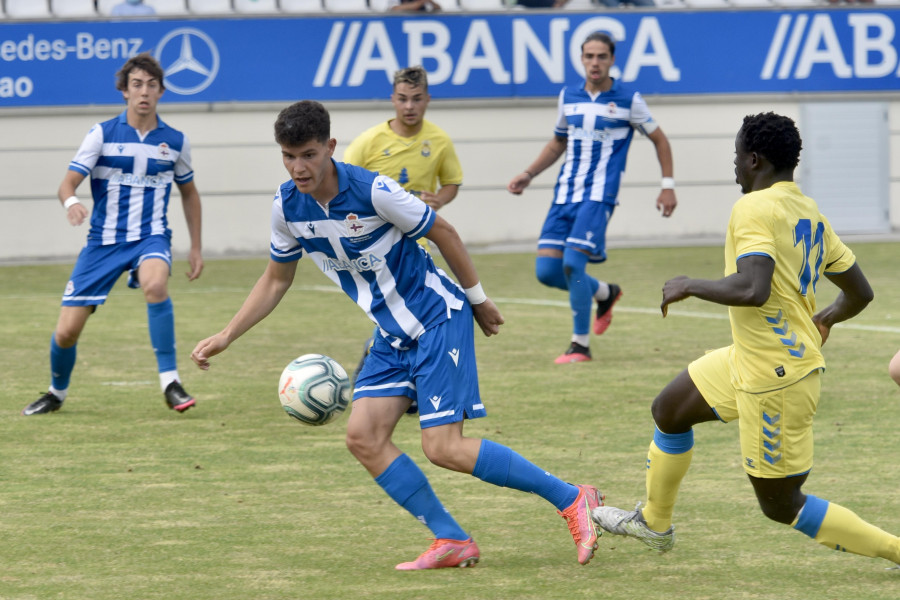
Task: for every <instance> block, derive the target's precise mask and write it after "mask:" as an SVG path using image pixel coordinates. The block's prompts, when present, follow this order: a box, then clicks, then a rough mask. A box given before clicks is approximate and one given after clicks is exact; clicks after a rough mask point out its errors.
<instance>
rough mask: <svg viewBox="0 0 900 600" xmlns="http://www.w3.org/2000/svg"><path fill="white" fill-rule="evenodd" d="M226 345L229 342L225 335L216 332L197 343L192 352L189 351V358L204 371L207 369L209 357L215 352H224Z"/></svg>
mask: <svg viewBox="0 0 900 600" xmlns="http://www.w3.org/2000/svg"><path fill="white" fill-rule="evenodd" d="M228 345H229V342H228V340H227V339H226V337H225V335H224V334H222V333H217V334H216V335H214V336H212V337H208V338H206V339H205V340H201V341H200V342H198V343H197V345H196V346H195V347H194V350H193V352H191V360H192V361H194V363H195V364H196V365H197V366H198V367H200V368H201V369H203V370H204V371H208V370H209V359H210V358H212V357H213V356H215V355H216V354H220V353H222V352H224V351H225V349H226V348H228Z"/></svg>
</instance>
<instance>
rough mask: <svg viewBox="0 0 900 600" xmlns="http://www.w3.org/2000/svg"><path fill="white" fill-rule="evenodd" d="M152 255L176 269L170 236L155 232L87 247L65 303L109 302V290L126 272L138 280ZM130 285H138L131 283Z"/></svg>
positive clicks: (75, 271)
mask: <svg viewBox="0 0 900 600" xmlns="http://www.w3.org/2000/svg"><path fill="white" fill-rule="evenodd" d="M148 258H160V259H162V260H164V261H166V262H167V263H168V264H169V270H170V271H171V269H172V253H171V244H170V242H169V238H168V237H166V236H162V235H151V236H150V237H148V238H145V239H143V240H138V241H136V242H125V243H122V244H111V245H109V246H85V247H84V248H83V249H82V250H81V254H79V255H78V260H77V261H76V262H75V268H74V269H72V275H71V276H70V279H69V282H68V283H67V284H66V291H65V292H64V293H63V297H62V305H63V306H96V305H97V304H103V303H104V302H106V296H107V295H108V294H109V290H111V289H112V287H113V286H114V285H115V284H116V282H117V281H118V280H119V277H121V276H122V273H124V272H126V271H131V276H132V277H131V280H133V281H135V282H136V281H137V268H138V267H139V266H141V263H142V262H144V261H145V260H147V259H148ZM131 280H129V286H130V287H136V285H132V284H131Z"/></svg>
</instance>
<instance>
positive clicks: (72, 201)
mask: <svg viewBox="0 0 900 600" xmlns="http://www.w3.org/2000/svg"><path fill="white" fill-rule="evenodd" d="M75 204H81V200H79V199H78V196H69V197H68V198H66V201H65V202H63V208H64V209H66V210H69V209H70V208H72V206H74V205H75Z"/></svg>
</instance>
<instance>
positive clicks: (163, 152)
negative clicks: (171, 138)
mask: <svg viewBox="0 0 900 600" xmlns="http://www.w3.org/2000/svg"><path fill="white" fill-rule="evenodd" d="M157 148H158V149H159V157H160V158H169V155H170V154H171V153H172V152H171V151H170V150H169V145H168V144H167V143H165V142H163V143H161V144H160V145H159V146H157Z"/></svg>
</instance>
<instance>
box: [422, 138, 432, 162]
mask: <svg viewBox="0 0 900 600" xmlns="http://www.w3.org/2000/svg"><path fill="white" fill-rule="evenodd" d="M422 156H424V157H425V158H428V157H429V156H431V140H423V141H422Z"/></svg>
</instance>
